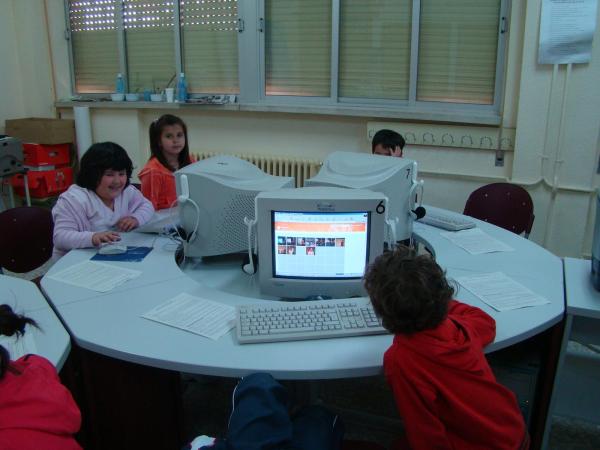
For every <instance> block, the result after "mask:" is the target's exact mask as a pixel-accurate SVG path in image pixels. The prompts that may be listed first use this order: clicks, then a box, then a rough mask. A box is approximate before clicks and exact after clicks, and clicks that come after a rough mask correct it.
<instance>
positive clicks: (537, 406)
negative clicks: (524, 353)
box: [529, 319, 565, 450]
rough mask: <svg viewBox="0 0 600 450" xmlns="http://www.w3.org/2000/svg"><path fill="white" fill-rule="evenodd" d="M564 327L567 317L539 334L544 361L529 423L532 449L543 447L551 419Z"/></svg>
mask: <svg viewBox="0 0 600 450" xmlns="http://www.w3.org/2000/svg"><path fill="white" fill-rule="evenodd" d="M564 329H565V319H563V320H562V321H561V322H559V323H557V324H556V325H554V326H553V327H551V328H550V329H548V330H546V331H544V332H543V333H542V334H541V335H539V337H540V345H541V346H542V347H541V348H542V361H541V366H540V371H539V373H538V379H537V383H536V395H535V401H534V404H533V412H532V416H531V423H530V425H529V433H530V434H531V447H530V448H531V449H532V450H537V449H541V448H543V447H542V445H543V444H544V433H545V429H546V425H547V422H548V421H549V420H550V415H549V408H550V406H551V399H552V389H553V386H554V378H555V376H556V372H557V367H558V364H559V358H560V357H561V353H562V352H561V348H562V344H563V339H562V338H563V332H564Z"/></svg>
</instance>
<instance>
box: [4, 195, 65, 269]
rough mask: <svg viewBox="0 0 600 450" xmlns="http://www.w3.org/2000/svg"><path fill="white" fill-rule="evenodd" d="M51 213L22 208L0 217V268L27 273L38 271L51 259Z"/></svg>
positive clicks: (30, 207) (52, 228)
mask: <svg viewBox="0 0 600 450" xmlns="http://www.w3.org/2000/svg"><path fill="white" fill-rule="evenodd" d="M53 230H54V223H53V221H52V213H51V212H50V211H49V210H47V209H43V208H38V207H36V206H20V207H17V208H11V209H8V210H6V211H3V212H1V213H0V268H4V269H7V270H10V271H11V272H16V273H24V272H29V271H31V270H33V269H37V268H38V267H40V266H41V265H42V264H44V263H45V262H46V261H48V260H49V259H50V257H51V256H52V247H53V243H52V232H53Z"/></svg>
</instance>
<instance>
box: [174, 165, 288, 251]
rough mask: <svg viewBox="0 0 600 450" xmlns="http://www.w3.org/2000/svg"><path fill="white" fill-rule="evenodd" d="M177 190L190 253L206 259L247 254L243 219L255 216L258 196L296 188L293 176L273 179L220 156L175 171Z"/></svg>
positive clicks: (180, 214) (254, 167)
mask: <svg viewBox="0 0 600 450" xmlns="http://www.w3.org/2000/svg"><path fill="white" fill-rule="evenodd" d="M175 186H176V189H177V195H178V197H179V217H180V223H181V226H182V227H183V229H184V230H185V231H186V234H187V236H188V241H189V242H188V243H187V244H186V245H185V246H184V249H185V255H186V256H188V257H206V256H217V255H226V254H231V253H239V252H244V251H247V250H248V228H247V225H246V224H245V223H244V218H246V217H247V218H248V219H252V218H253V217H254V198H255V197H256V195H257V194H258V193H259V192H262V191H271V190H276V189H281V188H290V187H293V186H294V178H293V177H277V176H273V175H269V174H267V173H265V172H263V171H262V170H260V169H259V168H258V167H256V166H255V165H254V164H252V163H249V162H247V161H244V160H243V159H239V158H236V157H234V156H230V155H220V156H214V157H212V158H208V159H204V160H202V161H198V162H196V163H194V164H190V165H188V166H186V167H184V168H182V169H180V170H178V171H177V172H175ZM253 239H254V237H253V236H251V240H253Z"/></svg>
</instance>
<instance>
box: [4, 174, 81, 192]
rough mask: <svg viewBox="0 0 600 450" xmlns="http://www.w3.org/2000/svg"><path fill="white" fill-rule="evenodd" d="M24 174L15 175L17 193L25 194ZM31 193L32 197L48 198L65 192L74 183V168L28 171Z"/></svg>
mask: <svg viewBox="0 0 600 450" xmlns="http://www.w3.org/2000/svg"><path fill="white" fill-rule="evenodd" d="M23 178H24V175H21V174H19V175H14V176H13V177H12V180H11V182H12V185H13V187H14V189H15V192H16V193H17V195H20V196H21V197H23V196H25V180H24V179H23ZM27 184H28V187H29V195H31V197H32V198H46V197H50V196H54V195H58V194H60V193H61V192H64V191H66V190H67V189H68V187H69V186H70V185H71V184H73V169H71V168H70V167H62V168H60V169H55V170H44V171H33V170H30V171H29V172H27Z"/></svg>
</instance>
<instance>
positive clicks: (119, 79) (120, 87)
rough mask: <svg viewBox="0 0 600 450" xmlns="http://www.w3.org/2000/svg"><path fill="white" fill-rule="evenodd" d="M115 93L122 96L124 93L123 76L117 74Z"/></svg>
mask: <svg viewBox="0 0 600 450" xmlns="http://www.w3.org/2000/svg"><path fill="white" fill-rule="evenodd" d="M116 93H117V94H124V93H125V82H124V81H123V74H122V73H118V74H117V84H116Z"/></svg>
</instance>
